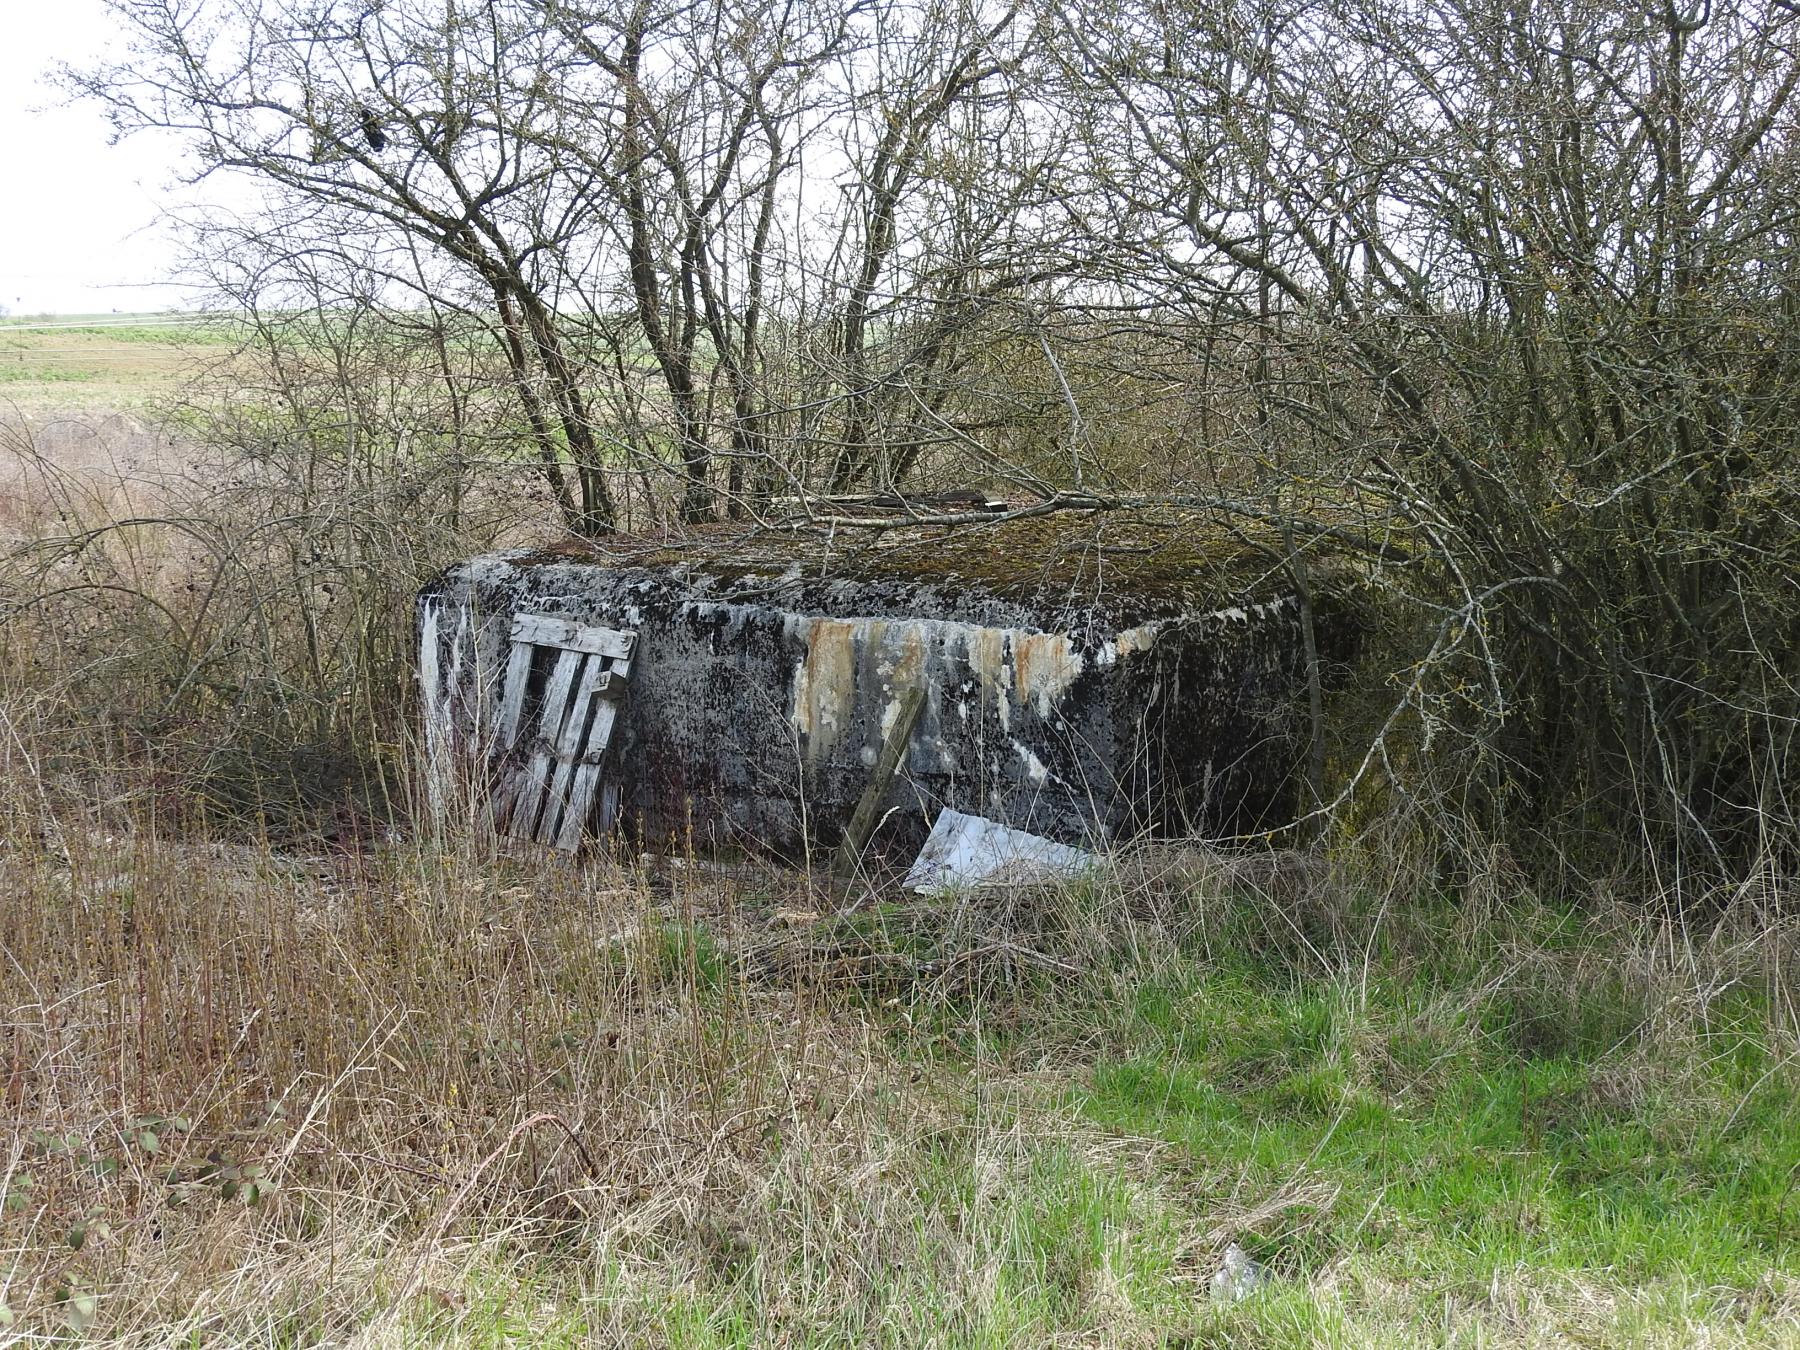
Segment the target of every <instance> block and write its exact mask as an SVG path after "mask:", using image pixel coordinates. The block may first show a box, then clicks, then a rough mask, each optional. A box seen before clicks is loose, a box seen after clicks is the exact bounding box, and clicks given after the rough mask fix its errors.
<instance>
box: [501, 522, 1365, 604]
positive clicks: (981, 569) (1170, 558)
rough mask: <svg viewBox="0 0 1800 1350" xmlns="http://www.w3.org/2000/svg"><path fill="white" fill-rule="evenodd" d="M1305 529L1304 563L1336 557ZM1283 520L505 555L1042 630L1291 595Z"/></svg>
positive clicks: (601, 543) (722, 532)
mask: <svg viewBox="0 0 1800 1350" xmlns="http://www.w3.org/2000/svg"><path fill="white" fill-rule="evenodd" d="M1323 542H1324V541H1321V540H1319V539H1317V538H1315V539H1314V540H1313V541H1312V543H1311V545H1309V546H1308V547H1307V550H1306V552H1307V558H1308V563H1309V567H1310V568H1312V569H1315V570H1316V571H1317V573H1318V574H1319V575H1321V576H1325V575H1328V574H1329V573H1330V572H1331V570H1332V566H1333V559H1332V555H1331V554H1330V553H1329V552H1328V551H1327V550H1326V549H1325V548H1324V547H1323ZM1286 556H1287V555H1286V545H1285V543H1284V540H1283V538H1282V535H1281V533H1280V531H1279V530H1277V529H1276V528H1274V527H1273V526H1270V525H1264V524H1261V523H1256V522H1252V523H1248V524H1245V525H1241V526H1234V527H1231V528H1226V527H1224V526H1221V525H1220V524H1219V523H1218V522H1217V520H1216V519H1215V518H1212V517H1209V516H1202V515H1200V514H1198V513H1156V514H1128V513H1124V512H1116V511H1113V512H1079V513H1074V512H1065V513H1057V514H1046V515H1038V516H1016V515H1015V516H1012V517H1009V518H1002V519H997V520H994V521H992V522H978V523H972V524H954V525H920V524H915V523H912V522H908V521H897V522H895V523H892V524H885V523H884V524H880V525H878V526H877V527H875V528H868V527H863V526H847V527H840V528H838V529H835V530H833V529H822V528H818V527H814V526H810V525H809V526H808V527H807V528H805V529H782V528H755V527H751V526H749V525H746V524H741V523H728V524H716V525H703V526H690V527H685V528H683V529H682V530H680V531H679V532H675V531H671V532H668V533H664V534H656V535H644V534H639V535H612V536H607V537H605V538H602V539H599V540H591V541H590V540H584V539H576V538H566V539H564V540H561V541H558V542H557V543H555V544H551V545H548V546H545V547H542V548H538V549H533V550H528V551H524V552H521V553H517V554H513V555H511V556H510V557H509V558H508V561H509V562H510V563H511V565H512V566H514V567H517V568H545V567H558V566H570V565H575V566H579V565H581V564H589V565H597V566H600V567H603V568H606V569H607V570H608V571H610V572H615V573H631V574H636V575H638V576H640V577H642V578H645V579H650V578H654V579H656V580H657V582H659V583H661V584H671V583H673V584H679V585H680V586H681V587H682V588H683V589H685V590H687V591H689V592H691V593H692V595H693V597H694V598H696V599H709V600H714V601H719V602H732V601H739V602H752V601H754V602H758V603H763V604H770V605H775V606H779V607H785V608H792V609H794V610H796V611H800V612H813V613H825V614H832V613H840V614H841V613H849V612H856V613H860V614H865V615H870V616H877V617H879V616H885V615H896V616H899V615H918V614H920V613H921V612H926V613H931V614H934V615H936V616H938V617H944V618H961V619H967V620H970V621H973V622H982V623H995V622H999V623H1008V624H1017V625H1023V626H1030V627H1034V628H1040V629H1044V630H1052V629H1061V630H1068V629H1084V628H1085V629H1118V628H1125V627H1130V626H1133V625H1136V624H1140V623H1145V622H1150V621H1154V620H1163V619H1172V618H1180V617H1186V616H1195V615H1202V614H1208V613H1215V612H1218V611H1221V610H1227V609H1231V608H1233V607H1248V606H1251V605H1257V604H1263V603H1266V602H1268V601H1271V600H1277V599H1280V598H1283V597H1286V596H1289V595H1291V594H1292V593H1293V590H1294V585H1293V581H1292V577H1291V574H1290V572H1289V570H1288V567H1287V564H1286Z"/></svg>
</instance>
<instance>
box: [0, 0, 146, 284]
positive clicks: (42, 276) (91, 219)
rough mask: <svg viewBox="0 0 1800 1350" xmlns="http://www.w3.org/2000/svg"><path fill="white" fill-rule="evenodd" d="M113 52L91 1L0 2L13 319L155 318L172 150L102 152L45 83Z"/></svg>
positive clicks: (2, 245) (94, 118)
mask: <svg viewBox="0 0 1800 1350" xmlns="http://www.w3.org/2000/svg"><path fill="white" fill-rule="evenodd" d="M116 40H117V35H116V32H115V27H114V25H113V24H112V23H111V22H109V20H108V19H107V16H106V13H105V10H104V7H103V6H102V5H101V3H100V0H0V173H3V174H4V176H3V177H0V183H4V185H5V188H6V190H5V192H4V193H0V202H3V203H4V205H0V305H4V306H5V307H6V308H7V309H8V310H10V311H11V312H12V313H13V314H14V315H20V314H36V313H40V312H48V313H55V314H88V313H96V312H98V313H106V312H108V311H111V310H115V309H118V310H125V311H131V310H146V309H161V308H164V307H167V306H170V305H173V304H177V303H179V302H180V300H181V292H180V291H179V290H178V289H176V288H173V287H170V286H167V285H163V284H159V283H162V282H164V281H165V279H166V278H167V277H168V276H169V275H170V272H171V269H172V268H173V265H174V260H175V256H176V254H175V250H174V249H173V248H172V246H171V244H170V241H169V238H168V234H167V231H166V228H165V227H163V226H162V225H161V224H159V221H160V220H161V219H162V218H163V217H164V215H165V213H166V212H167V211H169V210H171V209H173V208H174V207H175V206H176V205H177V201H178V199H177V198H176V197H175V196H173V195H172V194H171V192H170V187H171V183H172V180H173V179H174V177H175V167H174V163H173V160H172V149H171V147H169V146H168V145H167V144H166V143H165V144H160V145H159V144H157V143H155V142H152V141H149V140H137V141H127V142H125V143H124V144H122V145H118V146H109V145H108V144H107V143H106V139H107V127H106V123H105V120H104V119H103V118H102V117H101V116H100V115H99V113H98V112H96V111H95V110H94V109H92V108H88V107H73V108H70V107H62V106H59V105H60V104H61V102H62V96H61V95H60V94H58V93H57V92H56V91H55V90H54V89H52V88H50V87H48V86H47V85H46V84H45V83H44V80H43V76H44V74H45V73H46V72H47V71H48V70H50V68H51V67H52V66H54V65H55V63H56V62H57V61H71V62H75V63H77V64H84V63H86V62H87V61H90V60H92V59H93V58H94V57H95V56H96V55H97V54H99V53H100V52H101V51H103V50H105V48H106V47H107V46H108V44H109V43H110V42H114V41H116Z"/></svg>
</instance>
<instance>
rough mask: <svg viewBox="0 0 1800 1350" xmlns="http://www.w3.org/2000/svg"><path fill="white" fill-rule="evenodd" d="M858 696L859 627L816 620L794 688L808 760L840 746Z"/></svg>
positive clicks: (797, 725)
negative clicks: (855, 697) (857, 641)
mask: <svg viewBox="0 0 1800 1350" xmlns="http://www.w3.org/2000/svg"><path fill="white" fill-rule="evenodd" d="M855 693H856V625H855V624H854V623H849V622H845V621H844V620H841V619H815V620H814V621H813V623H812V628H811V632H810V633H809V634H808V635H807V642H806V658H805V660H804V661H803V662H801V665H800V671H799V678H798V679H797V680H796V681H795V686H794V711H793V722H794V727H795V729H796V730H798V731H799V732H800V734H801V735H802V736H803V737H804V738H805V743H806V757H807V758H808V759H819V758H822V757H823V756H825V755H828V754H830V753H831V750H832V748H833V747H834V746H836V744H837V742H838V738H839V737H840V736H842V735H843V732H844V726H845V724H846V723H847V722H848V721H849V714H850V707H851V703H852V700H853V698H854V696H855Z"/></svg>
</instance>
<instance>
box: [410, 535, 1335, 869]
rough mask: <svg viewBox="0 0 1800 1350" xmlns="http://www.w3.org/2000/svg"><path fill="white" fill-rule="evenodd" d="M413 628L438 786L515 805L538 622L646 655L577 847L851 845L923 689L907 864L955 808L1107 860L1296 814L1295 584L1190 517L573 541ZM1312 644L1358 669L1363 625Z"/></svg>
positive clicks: (547, 672)
mask: <svg viewBox="0 0 1800 1350" xmlns="http://www.w3.org/2000/svg"><path fill="white" fill-rule="evenodd" d="M846 533H850V532H846ZM521 616H524V617H523V618H521ZM418 618H419V637H420V674H421V683H422V686H423V688H422V694H423V697H424V700H425V705H426V730H427V745H428V753H429V755H430V757H431V760H432V780H433V782H434V784H436V785H437V787H436V790H437V791H438V792H439V793H440V795H447V794H449V793H451V792H453V791H454V790H456V785H457V784H464V785H466V784H469V783H471V782H474V783H475V784H476V785H477V790H478V791H479V790H481V789H480V784H481V783H482V782H484V781H485V782H486V783H487V784H488V785H489V788H488V790H491V789H492V784H493V782H494V781H495V779H494V775H495V773H496V769H495V764H496V762H497V761H502V760H505V759H507V758H508V757H509V756H510V757H511V759H512V760H513V761H514V763H515V764H517V763H519V762H521V761H520V756H521V755H528V754H529V753H530V751H529V747H526V746H523V745H519V746H515V747H514V748H513V749H512V750H510V751H502V752H500V753H497V752H496V743H497V739H504V738H497V735H496V728H497V726H498V723H499V720H500V717H501V709H502V705H503V702H504V693H505V685H506V679H507V670H508V667H509V664H510V665H512V666H514V668H515V669H518V670H524V669H525V668H526V667H525V665H522V664H520V663H519V658H518V655H517V651H516V649H514V650H512V651H511V653H510V654H509V641H510V638H511V635H512V634H513V632H514V631H515V629H516V628H518V627H519V626H520V625H525V626H530V627H533V628H542V627H544V626H546V625H550V626H555V623H556V621H563V622H566V623H567V624H568V625H570V626H571V629H570V631H574V629H575V627H579V626H582V625H587V626H592V630H591V631H596V632H606V633H615V634H625V635H628V636H629V637H630V639H631V642H632V644H633V646H632V648H631V652H632V654H631V658H630V674H629V688H628V690H627V691H626V692H625V694H624V696H623V697H622V698H619V699H618V700H617V702H616V703H615V704H614V705H612V707H611V709H610V710H609V711H607V712H606V714H605V716H606V718H607V719H608V734H609V736H610V746H603V747H602V750H603V752H604V753H605V755H606V761H605V770H604V777H605V788H604V791H601V792H598V793H595V794H592V796H593V800H592V801H591V802H590V801H587V800H584V801H583V802H582V804H581V807H580V813H581V816H582V819H581V820H579V821H576V822H575V824H574V826H573V827H572V833H571V828H570V827H569V826H568V825H567V822H565V827H564V828H563V830H562V831H561V833H562V834H563V837H564V840H565V844H566V841H567V840H568V839H569V838H571V837H573V835H579V834H581V833H582V832H583V831H585V832H587V833H590V834H591V833H593V832H595V831H596V830H611V829H613V828H622V829H624V830H626V831H628V832H629V833H631V834H632V835H634V836H637V837H639V838H641V839H643V840H645V841H647V842H650V843H659V842H664V841H667V840H669V839H671V838H677V839H686V838H689V837H692V838H693V839H694V840H695V841H696V842H697V843H699V844H700V845H702V846H727V847H730V846H752V847H757V848H763V849H771V850H775V851H777V852H780V853H784V854H789V855H798V854H800V853H803V852H805V851H807V850H808V849H813V850H818V849H829V848H832V847H834V846H835V845H836V843H837V841H838V839H839V838H840V837H841V835H842V834H843V832H844V830H845V827H846V824H847V822H848V821H849V820H850V817H851V815H852V813H853V811H854V810H855V808H856V806H857V803H858V799H859V797H861V796H862V794H863V793H864V790H865V788H866V786H867V785H868V783H869V782H870V779H871V775H872V772H873V769H874V766H875V764H876V762H877V760H878V758H879V756H880V754H881V751H882V748H883V745H884V740H885V739H886V738H887V737H888V736H889V735H890V733H892V732H893V730H894V724H895V721H896V719H897V718H898V717H899V716H900V712H901V708H902V704H903V701H905V700H907V698H908V691H909V690H912V689H915V688H916V689H919V690H921V691H922V694H923V698H922V700H918V699H916V698H915V699H914V701H915V702H916V703H917V705H918V706H917V707H916V708H915V709H909V711H910V712H916V714H917V716H916V723H915V724H914V725H913V729H912V731H911V734H910V737H909V739H908V740H907V741H906V743H905V746H904V751H903V753H902V755H901V758H900V761H899V762H900V771H899V773H898V775H897V776H896V778H895V779H894V781H893V784H892V787H891V789H890V790H889V791H888V792H887V793H886V795H885V798H884V799H883V800H882V801H881V803H880V810H879V813H878V819H879V824H878V827H877V829H876V831H875V835H874V845H875V847H876V849H877V850H880V851H885V852H888V853H890V854H893V855H896V856H898V855H902V854H905V853H907V852H909V851H911V850H913V849H916V848H917V847H918V845H919V844H920V843H921V842H922V841H923V840H924V838H925V835H926V834H927V832H928V831H929V829H930V827H931V823H932V821H933V819H934V818H935V816H936V815H937V813H938V811H939V810H940V809H941V808H944V807H951V808H954V809H956V810H959V811H964V812H968V813H971V814H977V815H982V816H986V817H989V818H991V819H994V820H997V821H1000V822H1003V823H1006V824H1009V825H1013V826H1016V827H1018V828H1020V829H1026V830H1030V831H1032V832H1034V833H1037V834H1041V835H1045V836H1048V837H1050V838H1052V839H1057V840H1062V841H1065V842H1069V843H1088V844H1093V843H1100V842H1105V841H1107V840H1111V839H1118V838H1122V837H1126V836H1130V835H1134V834H1138V833H1144V832H1149V833H1154V834H1161V835H1171V834H1182V835H1201V836H1208V837H1221V836H1230V835H1240V834H1244V833H1248V832H1251V831H1255V830H1260V829H1265V828H1271V827H1274V826H1278V825H1280V824H1283V823H1285V822H1286V821H1287V820H1289V819H1291V817H1292V815H1293V812H1294V807H1295V803H1296V800H1297V795H1296V794H1297V788H1298V786H1299V781H1298V777H1297V765H1298V764H1299V763H1300V762H1301V760H1302V758H1303V754H1304V746H1305V744H1306V736H1307V734H1308V724H1307V722H1306V718H1305V708H1306V696H1305V682H1306V672H1307V662H1306V658H1305V656H1304V644H1303V642H1302V637H1301V633H1302V629H1301V609H1300V605H1299V602H1298V600H1297V598H1296V596H1295V594H1294V589H1293V586H1292V584H1291V581H1290V580H1289V573H1288V571H1287V569H1286V568H1285V566H1284V565H1283V564H1282V562H1281V554H1280V553H1279V552H1277V551H1275V550H1274V549H1273V548H1261V547H1257V546H1256V544H1255V543H1254V542H1253V541H1252V542H1248V543H1247V542H1245V541H1243V540H1242V539H1241V538H1239V539H1234V540H1232V541H1231V542H1229V543H1222V542H1220V536H1219V534H1218V533H1217V532H1216V531H1208V530H1205V529H1203V528H1202V527H1201V526H1200V525H1199V524H1198V523H1196V522H1192V521H1187V520H1183V519H1181V518H1164V519H1159V520H1137V521H1123V520H1119V519H1117V518H1114V517H1092V518H1083V519H1080V520H1077V521H1068V520H1066V519H1065V520H1057V519H1054V518H1026V519H1015V520H1010V521H1005V522H999V523H995V524H992V525H980V526H968V527H949V528H946V527H937V528H922V527H917V526H910V525H896V526H893V527H890V528H885V529H881V530H878V531H874V532H872V533H865V532H862V531H860V530H858V531H855V532H854V537H853V538H850V539H846V538H845V536H844V535H842V534H840V535H839V536H837V537H836V538H832V537H830V536H829V535H822V534H821V533H819V532H816V531H815V532H807V533H798V532H794V533H782V532H770V531H764V532H750V531H748V530H746V529H745V528H743V527H728V526H717V527H706V528H702V529H699V530H696V531H692V532H690V533H688V534H685V535H683V536H682V537H681V538H680V539H679V540H658V539H644V538H615V539H611V540H607V541H602V542H601V543H599V544H593V545H590V544H587V543H574V542H571V543H566V544H562V545H558V546H557V547H555V548H550V549H536V550H518V551H512V552H505V553H496V554H492V555H488V556H484V557H478V558H472V559H469V560H468V561H465V562H461V563H458V564H456V565H454V566H452V567H451V568H449V569H448V570H447V571H445V572H444V573H443V574H442V575H441V576H439V577H438V578H437V579H436V580H434V581H433V582H432V583H431V584H430V585H429V586H427V587H426V588H425V590H424V591H423V592H422V593H421V595H420V598H419V616H418ZM1315 627H1316V628H1317V630H1318V632H1319V633H1320V636H1321V641H1322V642H1323V643H1324V645H1325V648H1326V650H1327V652H1328V653H1329V652H1333V651H1341V649H1342V648H1343V646H1344V639H1345V625H1344V624H1343V623H1342V622H1341V621H1340V620H1338V619H1336V618H1334V617H1332V616H1331V615H1330V614H1329V613H1326V614H1324V615H1321V616H1320V617H1319V622H1318V623H1317V624H1316V625H1315ZM590 645H591V644H590ZM560 659H561V662H562V664H559V665H556V666H554V667H552V666H551V665H550V664H548V663H544V662H540V663H539V665H538V667H537V668H535V671H534V673H532V674H531V676H530V678H531V679H533V680H534V681H535V682H536V683H535V685H534V688H533V692H532V693H530V694H528V695H526V697H527V699H528V700H529V699H531V698H537V699H540V700H541V699H542V697H543V689H544V687H545V685H546V684H547V683H551V682H553V681H554V680H555V679H557V678H562V679H563V680H564V683H565V684H568V683H569V679H570V677H571V674H572V671H573V669H574V668H570V667H568V661H569V660H570V659H571V658H566V657H565V658H560ZM595 660H596V661H597V660H598V658H595ZM553 669H554V671H555V673H554V674H553V673H552V670H553ZM575 678H576V679H579V678H580V677H579V676H576V677H575ZM613 678H614V677H613V676H610V675H606V674H601V675H600V676H599V679H600V681H601V682H602V683H605V682H606V681H608V680H611V679H613ZM516 702H517V696H515V703H516ZM597 706H598V704H596V707H597ZM512 712H513V714H515V715H516V713H517V708H516V707H515V708H514V709H513V710H512ZM614 718H616V721H614V720H612V719H614ZM525 720H526V721H527V722H529V720H530V712H529V709H528V710H527V714H526V718H525ZM598 723H599V716H598V715H596V717H595V720H594V725H595V727H596V731H595V733H594V734H595V736H596V737H597V736H598V730H597V728H598ZM544 749H545V747H544V746H543V744H542V743H541V738H540V744H539V746H538V754H539V759H540V760H542V758H543V751H544ZM588 759H589V761H590V762H593V761H594V759H595V756H593V755H589V756H588ZM517 773H521V774H523V773H524V771H523V770H518V771H517ZM484 775H485V778H484ZM524 776H526V777H529V774H524ZM575 776H576V778H579V776H580V774H579V771H577V773H576V775H575ZM548 819H549V818H548V816H546V821H547V822H548ZM525 833H529V831H525ZM555 833H557V831H556V830H554V829H553V828H551V826H550V825H549V824H548V823H547V824H546V826H545V829H544V835H543V837H544V839H545V842H552V836H553V835H554V834H555Z"/></svg>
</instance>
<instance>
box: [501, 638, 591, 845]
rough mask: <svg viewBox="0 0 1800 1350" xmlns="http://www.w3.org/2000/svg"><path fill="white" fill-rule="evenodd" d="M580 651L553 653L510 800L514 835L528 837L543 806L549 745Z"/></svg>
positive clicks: (555, 735)
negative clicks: (527, 753)
mask: <svg viewBox="0 0 1800 1350" xmlns="http://www.w3.org/2000/svg"><path fill="white" fill-rule="evenodd" d="M582 660H583V654H582V653H581V652H578V651H569V650H565V651H561V652H558V653H557V656H556V665H555V666H554V667H553V668H552V669H551V671H550V680H549V682H548V683H547V684H546V685H545V686H544V707H543V711H542V713H541V714H539V716H538V728H537V734H536V735H535V736H533V737H532V746H531V761H530V764H529V765H528V767H527V769H526V776H525V779H524V782H523V784H522V785H521V791H520V794H519V796H518V798H517V799H516V800H515V801H514V803H513V811H512V820H511V822H510V824H509V828H508V830H507V833H509V834H511V835H512V837H513V838H515V839H530V838H531V837H532V836H533V835H534V834H535V833H536V832H537V821H538V814H539V812H540V811H541V810H542V809H543V806H544V794H545V789H546V788H547V787H548V786H549V784H550V773H551V768H552V766H553V764H554V763H555V760H554V758H553V755H552V750H553V747H554V746H555V745H556V742H557V739H558V737H559V735H560V733H561V731H562V725H563V721H564V719H565V718H566V717H567V716H568V712H569V693H570V689H571V687H572V686H573V684H574V683H575V671H576V669H577V668H578V667H579V666H580V665H581V663H582Z"/></svg>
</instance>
